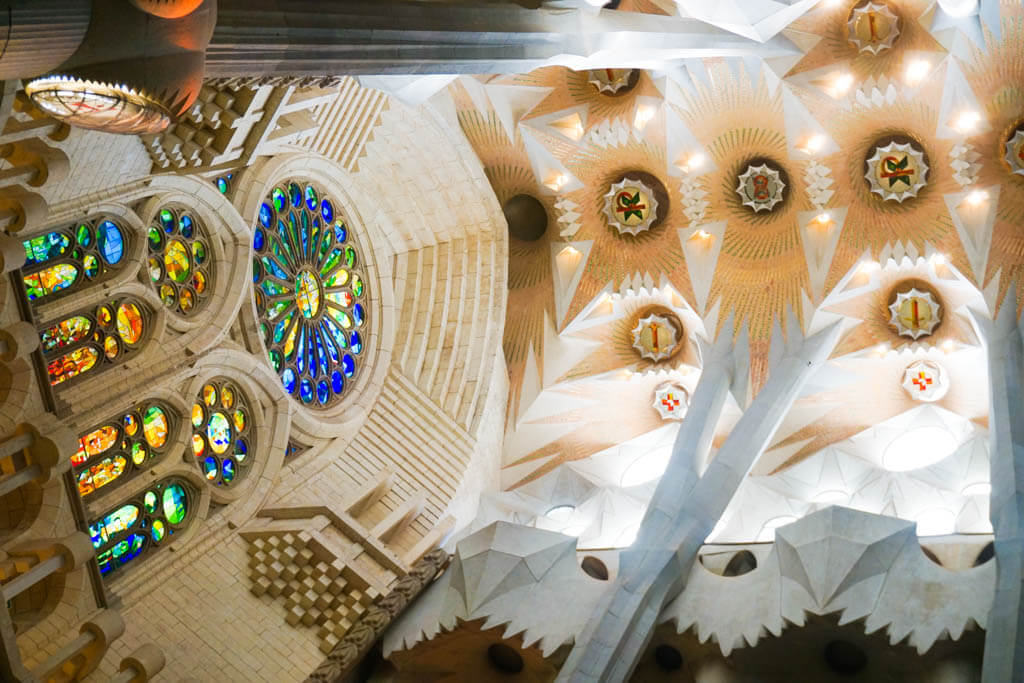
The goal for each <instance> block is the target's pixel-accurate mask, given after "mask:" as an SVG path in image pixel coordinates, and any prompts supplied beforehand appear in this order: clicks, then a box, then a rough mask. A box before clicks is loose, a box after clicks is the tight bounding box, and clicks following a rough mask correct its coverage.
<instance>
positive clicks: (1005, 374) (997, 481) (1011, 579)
mask: <svg viewBox="0 0 1024 683" xmlns="http://www.w3.org/2000/svg"><path fill="white" fill-rule="evenodd" d="M973 321H974V325H975V329H976V330H977V331H978V334H979V336H980V337H981V338H982V339H983V340H984V342H985V346H986V350H987V352H988V377H989V467H990V471H991V475H990V476H991V479H992V494H991V496H990V502H989V516H990V518H991V519H992V529H993V531H994V532H995V550H996V556H995V561H996V594H995V600H994V601H993V604H992V612H991V613H990V614H989V617H988V626H987V628H986V629H985V656H984V660H983V664H982V681H983V683H1004V682H1005V681H1024V611H1022V609H1021V607H1022V604H1021V595H1022V593H1024V586H1022V583H1024V321H1018V320H1017V288H1016V286H1013V287H1011V288H1010V290H1009V291H1008V292H1007V294H1006V297H1005V298H1004V299H1003V304H1002V307H1001V309H1000V311H999V314H998V316H997V317H996V319H995V320H987V319H984V318H982V317H980V316H978V315H977V314H974V315H973Z"/></svg>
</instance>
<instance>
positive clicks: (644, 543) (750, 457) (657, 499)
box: [557, 317, 840, 683]
mask: <svg viewBox="0 0 1024 683" xmlns="http://www.w3.org/2000/svg"><path fill="white" fill-rule="evenodd" d="M788 322H789V325H788V328H787V342H786V344H785V348H784V350H783V352H782V354H781V357H780V359H779V360H778V362H777V363H776V364H775V366H774V368H773V369H772V373H771V376H770V378H769V380H768V382H767V383H766V384H765V385H764V388H762V389H761V391H760V393H758V395H757V398H755V399H754V402H753V403H751V405H750V407H749V408H748V409H747V410H746V412H745V413H744V414H743V417H741V418H740V421H739V422H738V423H737V424H736V426H735V427H734V428H733V430H732V432H731V433H730V435H729V438H728V439H727V440H726V442H725V444H723V446H722V448H721V450H719V452H718V454H717V455H716V457H715V459H714V460H713V461H712V462H711V464H710V465H708V468H707V470H706V471H705V472H704V474H703V476H700V477H699V478H697V475H696V469H695V465H694V463H695V462H698V461H699V460H698V458H700V457H701V453H700V449H702V448H703V449H705V450H706V449H707V447H708V446H709V445H710V436H709V432H707V431H706V430H708V429H710V433H713V430H714V423H715V422H717V420H718V416H719V414H720V413H721V409H722V405H723V404H724V400H725V392H726V390H727V386H728V377H729V374H728V373H727V372H726V371H725V369H724V368H725V367H728V366H727V365H726V361H727V360H728V358H729V354H726V353H723V349H722V347H720V346H719V344H721V343H722V342H721V340H720V342H719V344H716V348H715V351H716V352H713V353H712V358H711V360H710V362H709V363H708V364H707V365H706V366H705V369H704V373H705V374H704V375H703V376H702V377H701V380H700V383H699V384H698V385H697V390H696V392H695V393H694V400H693V401H692V403H691V406H690V409H689V411H687V414H686V418H685V420H684V421H683V425H682V427H681V428H680V430H679V436H678V437H677V439H676V445H675V448H674V450H673V454H672V459H671V460H670V461H669V465H668V468H667V469H666V471H665V474H664V475H662V478H661V481H660V482H659V483H658V488H657V489H656V490H655V493H654V497H653V499H652V500H651V503H650V505H649V506H648V509H647V513H646V514H645V516H644V521H643V523H642V524H641V526H640V532H639V534H638V535H637V541H636V543H635V544H634V545H633V546H632V547H631V548H630V549H629V550H626V551H624V552H623V553H622V555H621V556H620V559H619V575H618V578H617V579H616V581H615V583H614V584H613V585H612V586H611V587H610V589H609V593H608V594H606V596H605V598H604V599H603V600H602V601H601V602H600V603H599V604H598V606H597V608H596V609H595V611H594V616H593V618H592V619H591V620H590V622H589V623H588V627H587V629H586V630H584V632H583V633H582V634H581V636H580V639H579V641H578V642H577V643H576V646H575V647H574V648H573V650H572V652H571V653H570V655H569V658H568V660H567V661H566V663H565V665H564V666H563V667H562V670H561V672H560V673H559V676H558V679H557V680H558V681H573V682H574V683H576V682H579V683H582V682H584V681H608V682H612V681H614V682H618V681H624V680H627V679H628V678H629V675H630V673H631V672H632V670H633V668H634V667H635V666H636V662H637V661H638V660H639V658H640V655H641V654H643V652H644V650H645V648H646V647H647V643H648V642H649V640H650V638H651V635H652V633H653V631H654V625H655V622H656V620H657V617H658V614H659V613H660V612H661V609H662V608H663V607H664V605H665V604H666V603H668V601H669V600H671V599H673V598H674V597H676V595H678V594H679V592H680V591H681V590H682V589H683V586H684V582H685V580H686V577H687V576H688V574H689V572H690V569H691V567H692V566H693V562H694V561H695V560H696V558H697V552H698V551H699V550H700V547H701V545H702V544H703V543H704V539H706V538H707V536H708V534H710V533H711V530H712V529H713V528H714V526H715V524H716V522H717V521H718V519H719V518H720V517H721V516H722V513H723V512H724V511H725V508H726V507H727V506H728V504H729V501H731V500H732V497H733V495H735V493H736V491H737V489H738V488H739V486H740V483H741V482H742V481H743V479H744V478H745V477H746V475H747V473H748V472H749V471H750V468H751V467H753V465H754V463H755V462H756V460H757V458H758V457H759V456H760V455H761V453H762V452H763V451H764V449H765V448H767V446H768V444H769V443H770V442H771V439H772V437H773V436H774V435H775V431H776V430H777V429H778V427H779V425H780V424H781V423H782V420H783V418H785V416H786V413H787V412H789V409H790V406H792V404H793V402H794V401H795V400H796V399H797V397H798V396H799V395H800V391H801V389H802V388H803V386H804V384H805V383H806V381H807V380H808V379H809V378H810V377H811V376H812V375H813V374H814V372H815V371H816V370H817V368H818V366H819V365H821V364H822V363H823V362H825V360H827V359H828V357H829V355H830V354H831V353H832V349H833V348H834V347H835V345H836V342H837V341H838V340H839V332H840V327H839V324H838V323H836V324H833V325H831V326H829V327H828V328H826V329H824V330H822V331H821V332H819V333H817V334H815V335H813V336H811V337H804V335H803V332H802V330H801V329H800V326H799V322H798V321H796V319H795V318H793V317H791V318H790V319H789V321H788ZM731 327H732V326H731V325H726V331H725V332H724V335H728V330H729V329H731ZM777 332H778V330H777ZM780 345H782V338H781V333H779V334H776V335H775V338H774V339H773V347H775V348H778V346H780ZM743 352H744V353H745V349H744V350H743ZM708 423H710V425H709V424H708ZM690 440H692V441H690Z"/></svg>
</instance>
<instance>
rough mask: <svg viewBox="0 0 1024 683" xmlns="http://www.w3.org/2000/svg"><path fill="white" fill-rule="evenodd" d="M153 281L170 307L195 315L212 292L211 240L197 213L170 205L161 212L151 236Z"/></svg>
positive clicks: (148, 264)
mask: <svg viewBox="0 0 1024 683" xmlns="http://www.w3.org/2000/svg"><path fill="white" fill-rule="evenodd" d="M147 242H148V244H149V258H148V260H147V269H148V271H149V279H150V282H151V283H152V284H153V287H154V288H155V289H156V292H157V295H158V296H159V297H160V300H161V301H163V303H164V305H165V306H167V308H169V309H171V310H172V311H174V312H175V313H177V314H179V315H191V314H193V313H195V312H196V311H198V310H199V309H200V308H201V307H202V304H204V303H205V301H206V297H207V295H208V294H209V292H210V291H211V289H210V285H211V284H212V278H213V261H212V254H211V253H210V240H209V237H208V236H207V234H206V230H205V229H204V227H203V226H202V224H201V223H200V221H199V220H198V218H196V216H195V213H194V212H192V211H190V210H189V209H187V208H186V207H183V206H180V205H176V204H169V205H167V206H164V207H162V208H161V209H160V210H159V211H157V213H156V215H155V216H154V217H153V221H152V224H151V225H150V227H149V231H148V233H147Z"/></svg>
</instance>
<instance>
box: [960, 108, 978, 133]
mask: <svg viewBox="0 0 1024 683" xmlns="http://www.w3.org/2000/svg"><path fill="white" fill-rule="evenodd" d="M980 122H981V114H979V113H978V112H976V111H974V110H973V109H968V110H967V111H963V112H960V114H959V115H958V116H957V117H956V120H955V121H953V127H954V128H956V129H957V130H958V131H959V132H960V133H962V134H964V135H966V134H967V133H970V132H972V131H973V130H974V129H975V128H977V127H978V124H979V123H980Z"/></svg>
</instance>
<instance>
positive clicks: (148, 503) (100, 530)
mask: <svg viewBox="0 0 1024 683" xmlns="http://www.w3.org/2000/svg"><path fill="white" fill-rule="evenodd" d="M192 495H193V494H192V491H191V490H190V488H189V486H188V485H187V484H186V483H185V482H183V481H181V480H178V479H165V480H163V481H160V482H157V483H156V484H155V485H153V486H151V487H149V488H148V489H147V490H146V491H144V492H143V493H140V494H139V495H137V496H135V497H133V498H132V499H131V500H128V501H125V502H123V503H122V504H120V505H118V506H117V507H115V508H113V509H112V510H109V511H108V512H107V513H106V514H104V515H101V516H100V517H99V518H98V519H95V520H93V521H92V522H91V523H90V524H89V535H90V537H91V538H92V545H93V548H95V550H96V561H97V562H98V563H99V566H100V573H101V574H102V575H103V576H109V575H110V574H111V573H113V572H116V571H117V570H119V569H121V568H122V567H124V566H125V565H126V564H128V563H129V562H133V561H135V560H136V558H138V557H140V556H143V555H148V554H151V553H153V552H155V551H156V550H158V549H159V548H160V547H161V546H162V545H164V544H166V543H167V542H169V540H170V538H171V537H173V536H174V534H176V533H179V532H180V531H183V530H184V529H185V528H186V527H187V526H188V524H189V523H190V522H191V515H190V514H189V513H190V511H191V503H192Z"/></svg>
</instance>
